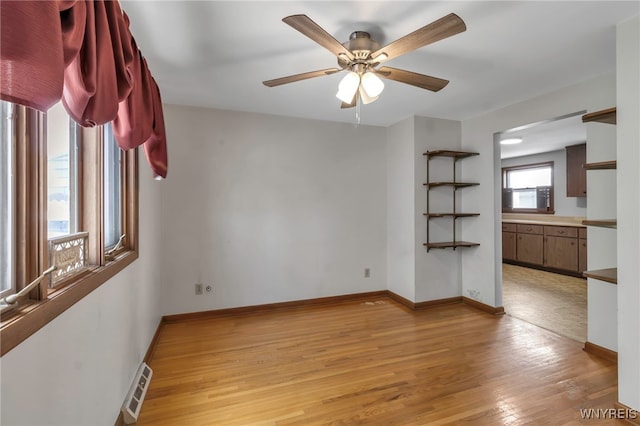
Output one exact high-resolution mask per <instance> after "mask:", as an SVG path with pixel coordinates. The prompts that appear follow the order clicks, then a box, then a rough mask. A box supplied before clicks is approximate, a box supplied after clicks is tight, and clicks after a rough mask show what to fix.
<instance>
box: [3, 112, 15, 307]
mask: <svg viewBox="0 0 640 426" xmlns="http://www.w3.org/2000/svg"><path fill="white" fill-rule="evenodd" d="M2 104H3V105H2V107H1V108H2V110H3V111H4V109H5V108H7V116H6V120H7V122H8V123H7V124H8V125H9V126H10V128H11V129H12V130H13V129H15V126H16V121H17V120H16V113H15V105H14V104H12V103H10V102H2ZM1 119H3V120H4V119H5V116H4V112H3V114H2V117H1ZM6 130H7V129H4V130H3V133H4V131H6ZM7 133H8V132H7ZM5 142H6V144H5ZM0 143H2V144H3V145H4V147H0V150H1V149H4V151H3V152H4V154H3V155H2V156H0V159H1V158H2V157H6V158H5V161H6V165H7V166H8V167H9V169H10V170H11V172H10V173H9V176H10V178H9V181H8V182H7V188H6V189H5V190H3V189H2V188H0V193H2V192H6V194H5V195H6V196H7V197H8V198H9V199H10V200H9V204H8V205H7V207H6V208H7V218H8V223H5V224H4V226H8V228H9V229H7V230H6V231H7V235H6V236H7V237H8V238H6V239H5V241H0V244H4V245H5V247H4V248H5V249H8V250H9V251H10V253H12V255H11V256H10V257H9V261H8V262H7V263H8V264H7V265H3V266H4V267H5V268H6V269H5V272H8V276H9V280H10V281H11V283H10V285H9V286H8V288H6V289H4V290H2V288H1V287H0V298H4V297H7V296H10V295H12V294H14V293H15V292H16V285H15V277H14V276H15V265H14V263H15V261H14V260H15V253H14V252H15V249H16V243H15V241H16V239H15V216H16V196H15V193H16V182H15V176H13V170H15V167H16V160H15V146H16V143H15V132H13V131H12V133H11V134H10V135H9V134H3V135H1V136H0Z"/></svg>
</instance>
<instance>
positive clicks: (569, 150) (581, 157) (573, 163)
mask: <svg viewBox="0 0 640 426" xmlns="http://www.w3.org/2000/svg"><path fill="white" fill-rule="evenodd" d="M565 151H566V156H567V197H586V196H587V171H586V170H585V169H584V167H582V166H583V164H585V163H586V162H587V144H586V143H582V144H579V145H571V146H568V147H566V148H565Z"/></svg>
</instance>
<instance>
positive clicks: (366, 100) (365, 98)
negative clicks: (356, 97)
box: [359, 85, 378, 105]
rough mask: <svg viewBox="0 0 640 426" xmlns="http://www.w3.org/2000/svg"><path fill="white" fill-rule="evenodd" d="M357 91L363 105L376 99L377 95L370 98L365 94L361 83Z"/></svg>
mask: <svg viewBox="0 0 640 426" xmlns="http://www.w3.org/2000/svg"><path fill="white" fill-rule="evenodd" d="M359 93H360V99H362V103H363V104H365V105H367V104H370V103H371V102H374V101H376V100H377V99H378V97H377V96H376V97H373V98H372V97H371V96H369V95H367V92H366V91H365V90H364V88H363V87H362V85H360V88H359Z"/></svg>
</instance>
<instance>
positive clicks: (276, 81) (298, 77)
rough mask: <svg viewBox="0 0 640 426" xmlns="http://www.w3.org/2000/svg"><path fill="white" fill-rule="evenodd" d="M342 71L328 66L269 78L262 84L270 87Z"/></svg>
mask: <svg viewBox="0 0 640 426" xmlns="http://www.w3.org/2000/svg"><path fill="white" fill-rule="evenodd" d="M340 71H342V70H341V69H340V68H327V69H326V70H317V71H310V72H303V73H302V74H296V75H290V76H287V77H281V78H276V79H273V80H267V81H263V82H262V84H264V85H265V86H268V87H274V86H280V85H282V84H287V83H293V82H294V81H300V80H306V79H308V78H314V77H322V76H324V75H330V74H335V73H337V72H340Z"/></svg>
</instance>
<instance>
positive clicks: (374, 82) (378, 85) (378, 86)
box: [362, 71, 384, 98]
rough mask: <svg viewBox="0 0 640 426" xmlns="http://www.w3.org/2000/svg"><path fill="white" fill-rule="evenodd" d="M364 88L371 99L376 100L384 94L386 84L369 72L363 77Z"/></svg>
mask: <svg viewBox="0 0 640 426" xmlns="http://www.w3.org/2000/svg"><path fill="white" fill-rule="evenodd" d="M362 87H364V90H365V91H366V92H367V95H369V97H371V98H375V97H377V96H378V95H380V93H382V90H383V89H384V83H383V82H382V80H380V77H378V76H377V75H375V74H374V73H372V72H368V71H367V72H365V73H364V75H363V76H362Z"/></svg>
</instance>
